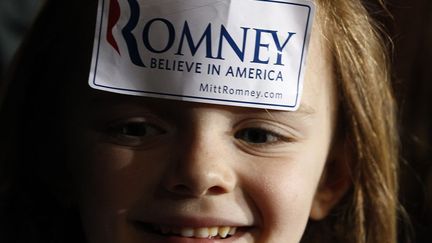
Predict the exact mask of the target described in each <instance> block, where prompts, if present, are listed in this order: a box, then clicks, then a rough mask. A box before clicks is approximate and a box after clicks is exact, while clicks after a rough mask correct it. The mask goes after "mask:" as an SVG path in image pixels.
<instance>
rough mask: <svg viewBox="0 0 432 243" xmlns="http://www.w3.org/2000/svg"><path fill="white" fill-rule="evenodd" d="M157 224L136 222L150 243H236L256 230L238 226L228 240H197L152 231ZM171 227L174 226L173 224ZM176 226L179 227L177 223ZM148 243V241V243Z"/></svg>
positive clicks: (217, 238)
mask: <svg viewBox="0 0 432 243" xmlns="http://www.w3.org/2000/svg"><path fill="white" fill-rule="evenodd" d="M155 225H157V224H148V223H142V222H135V226H136V227H137V228H138V230H139V231H141V232H142V233H144V234H143V236H144V237H145V239H146V240H147V239H148V240H149V241H148V242H152V243H231V242H235V241H236V240H238V239H239V238H241V237H242V236H243V235H245V234H247V233H251V232H252V230H254V227H252V226H237V227H236V228H237V231H236V233H235V234H234V235H231V236H229V237H227V238H219V237H214V238H211V237H209V238H197V237H183V236H180V235H174V234H163V233H161V232H158V231H155V230H152V229H153V227H154V226H155ZM171 225H174V224H173V223H172V224H171ZM175 225H178V224H177V223H176V224H175ZM171 227H185V226H184V225H182V226H171ZM187 227H191V228H199V227H192V226H187ZM200 227H211V226H202V224H201V225H200ZM146 242H147V241H146Z"/></svg>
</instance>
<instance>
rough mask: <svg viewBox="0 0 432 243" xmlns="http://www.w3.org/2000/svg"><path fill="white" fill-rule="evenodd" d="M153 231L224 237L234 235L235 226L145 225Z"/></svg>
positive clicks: (173, 234)
mask: <svg viewBox="0 0 432 243" xmlns="http://www.w3.org/2000/svg"><path fill="white" fill-rule="evenodd" d="M146 228H147V229H150V230H151V231H152V232H153V233H157V234H160V235H164V236H180V237H188V238H199V239H226V238H229V237H231V236H233V235H235V233H236V231H237V227H231V226H213V227H199V228H192V227H172V226H160V225H148V226H147V227H146Z"/></svg>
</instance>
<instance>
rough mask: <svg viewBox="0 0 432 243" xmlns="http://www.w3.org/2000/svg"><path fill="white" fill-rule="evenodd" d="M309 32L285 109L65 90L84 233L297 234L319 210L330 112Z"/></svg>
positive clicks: (100, 239) (317, 47) (106, 238)
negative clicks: (295, 106)
mask: <svg viewBox="0 0 432 243" xmlns="http://www.w3.org/2000/svg"><path fill="white" fill-rule="evenodd" d="M314 33H315V34H313V36H312V40H311V45H310V49H309V55H308V65H307V73H306V79H305V84H304V91H303V96H302V103H301V107H300V109H299V110H297V111H294V112H284V111H266V110H262V109H251V108H240V107H229V106H217V105H207V104H201V103H189V102H180V101H169V100H162V99H151V98H142V97H132V96H125V95H117V94H111V93H105V92H101V91H95V90H90V88H87V89H86V90H84V91H82V90H80V91H77V92H80V93H79V94H80V96H82V97H80V99H79V101H76V103H75V104H74V106H73V107H71V108H70V109H72V112H70V114H71V117H70V119H69V121H70V126H71V127H70V129H71V131H72V132H71V133H70V139H71V141H72V143H71V151H70V152H71V154H72V156H71V157H70V158H69V159H68V160H69V164H70V166H71V168H72V170H73V174H74V179H75V184H76V188H77V189H76V201H77V202H78V205H79V208H80V212H81V214H82V220H83V224H84V229H85V231H86V234H87V238H88V242H89V243H143V242H152V243H158V242H160V243H170V242H172V243H189V242H190V243H195V242H196V243H206V242H208V243H213V242H220V243H222V242H227V243H228V242H238V243H240V242H242V243H243V242H260V243H263V242H266V243H268V242H274V243H281V242H284V243H287V242H299V240H300V239H301V236H302V234H303V231H304V228H305V225H306V223H307V221H308V219H309V217H310V216H311V209H312V212H315V214H316V215H317V216H316V217H315V216H314V215H312V216H314V217H315V218H320V217H321V216H322V215H324V214H325V212H324V211H326V209H325V208H326V207H327V206H326V205H325V203H324V204H323V203H322V202H321V200H317V197H316V195H317V188H318V185H319V182H320V178H321V175H322V173H323V168H324V166H325V163H326V161H327V160H328V159H329V156H331V155H329V151H330V144H331V142H332V135H333V130H334V125H335V124H334V123H335V119H336V117H335V113H336V112H335V110H336V109H335V108H336V102H335V100H336V99H335V94H334V92H335V90H334V81H333V75H332V69H331V61H329V60H330V57H329V53H328V52H327V50H326V49H325V47H324V45H323V40H322V39H321V37H320V35H319V32H318V31H317V30H315V32H314ZM83 93H84V94H85V95H82V94H83ZM324 201H325V200H324ZM226 234H228V236H226ZM230 235H231V236H230Z"/></svg>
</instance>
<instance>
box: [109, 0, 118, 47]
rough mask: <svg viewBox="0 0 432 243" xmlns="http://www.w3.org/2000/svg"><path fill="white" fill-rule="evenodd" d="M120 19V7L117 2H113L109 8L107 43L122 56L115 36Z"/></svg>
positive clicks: (112, 0) (115, 0)
mask: <svg viewBox="0 0 432 243" xmlns="http://www.w3.org/2000/svg"><path fill="white" fill-rule="evenodd" d="M119 19H120V5H119V3H118V1H117V0H111V1H110V6H109V16H108V31H107V41H108V43H109V44H111V46H112V47H113V48H114V49H115V50H116V51H117V52H118V54H119V55H120V50H119V47H118V45H117V42H116V40H115V39H114V35H113V28H114V26H115V25H116V23H117V21H118V20H119Z"/></svg>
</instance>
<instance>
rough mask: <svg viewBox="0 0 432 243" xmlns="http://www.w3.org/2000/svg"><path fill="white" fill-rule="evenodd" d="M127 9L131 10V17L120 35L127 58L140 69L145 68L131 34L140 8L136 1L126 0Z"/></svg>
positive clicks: (137, 19) (136, 22)
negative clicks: (124, 43) (125, 47)
mask: <svg viewBox="0 0 432 243" xmlns="http://www.w3.org/2000/svg"><path fill="white" fill-rule="evenodd" d="M128 3H129V7H130V10H131V17H130V19H129V21H128V22H127V24H126V26H125V27H124V28H123V29H122V35H123V38H124V39H125V41H126V45H127V48H128V52H129V57H130V59H131V61H132V63H133V64H135V65H137V66H141V67H145V65H144V63H143V61H142V60H141V57H140V55H139V52H138V44H137V41H136V39H135V37H134V35H133V34H132V30H133V29H135V27H136V26H137V24H138V21H139V17H140V11H139V10H140V7H139V4H138V2H137V1H136V0H128Z"/></svg>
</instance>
